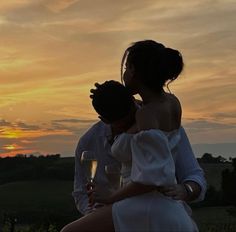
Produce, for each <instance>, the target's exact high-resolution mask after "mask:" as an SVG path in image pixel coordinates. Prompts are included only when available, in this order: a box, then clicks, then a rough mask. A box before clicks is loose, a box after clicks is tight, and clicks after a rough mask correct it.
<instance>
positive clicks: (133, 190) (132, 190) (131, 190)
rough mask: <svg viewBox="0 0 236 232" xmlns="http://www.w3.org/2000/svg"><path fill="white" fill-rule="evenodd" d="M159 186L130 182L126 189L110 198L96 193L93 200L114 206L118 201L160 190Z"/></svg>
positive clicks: (119, 190)
mask: <svg viewBox="0 0 236 232" xmlns="http://www.w3.org/2000/svg"><path fill="white" fill-rule="evenodd" d="M158 189H159V188H158V187H157V186H151V185H144V184H139V183H136V182H130V183H128V184H127V185H125V186H124V187H122V188H120V189H118V190H117V191H115V192H113V193H112V194H111V195H110V196H104V195H103V196H101V195H100V193H99V192H96V190H95V192H94V195H93V198H94V201H95V202H99V203H105V204H112V203H114V202H116V201H120V200H123V199H125V198H129V197H133V196H136V195H141V194H144V193H147V192H151V191H153V190H158Z"/></svg>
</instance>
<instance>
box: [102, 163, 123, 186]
mask: <svg viewBox="0 0 236 232" xmlns="http://www.w3.org/2000/svg"><path fill="white" fill-rule="evenodd" d="M105 173H106V176H107V179H108V181H109V183H110V186H112V188H113V189H114V190H117V189H118V188H120V187H121V175H120V166H118V165H115V164H108V165H106V166H105Z"/></svg>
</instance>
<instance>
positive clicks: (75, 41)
mask: <svg viewBox="0 0 236 232" xmlns="http://www.w3.org/2000/svg"><path fill="white" fill-rule="evenodd" d="M235 28H236V1H235V0H196V1H187V0H178V1H176V0H175V1H174V0H173V1H172V0H159V1H157V0H129V1H127V0H126V1H124V0H119V1H118V0H117V1H115V0H10V1H1V3H0V156H2V157H4V156H12V155H15V154H17V153H23V154H26V153H27V154H28V153H34V154H38V153H40V154H51V153H60V154H62V155H63V156H73V154H74V150H75V147H76V144H77V141H78V139H79V138H80V136H81V135H82V134H83V133H84V132H85V130H86V129H87V128H89V126H91V125H92V124H93V123H95V122H96V121H97V115H96V113H95V112H94V111H93V109H92V106H91V102H90V99H89V89H90V88H92V87H93V84H94V83H95V82H103V81H105V80H109V79H115V80H120V62H121V57H122V55H123V52H124V50H125V48H126V47H128V46H129V45H130V43H132V42H134V41H137V40H143V39H154V40H157V41H160V42H162V43H164V44H165V45H166V46H168V47H173V48H176V49H178V50H180V51H181V52H182V54H183V57H184V62H185V69H184V72H183V73H182V75H181V77H180V78H179V79H178V80H176V81H175V82H174V83H173V84H171V85H170V89H171V91H172V92H173V93H174V94H175V95H176V96H177V97H179V99H180V101H181V102H182V107H183V126H184V127H185V128H186V131H187V133H188V135H189V138H190V141H191V143H192V144H193V146H194V147H195V149H196V150H195V151H196V153H197V155H199V154H198V152H202V150H201V151H199V150H197V149H198V148H199V147H197V146H201V149H206V151H208V150H207V149H208V148H209V147H210V149H214V147H215V149H216V154H217V155H218V154H219V155H225V156H226V157H229V156H236V104H235V100H236V91H235V90H236V88H235V86H236V75H235V74H236V64H235V61H236V30H235ZM194 144H195V145H194ZM196 144H198V145H196ZM207 147H208V148H207ZM217 149H218V150H217ZM209 151H213V150H209ZM214 151H215V150H214ZM217 152H218V153H217Z"/></svg>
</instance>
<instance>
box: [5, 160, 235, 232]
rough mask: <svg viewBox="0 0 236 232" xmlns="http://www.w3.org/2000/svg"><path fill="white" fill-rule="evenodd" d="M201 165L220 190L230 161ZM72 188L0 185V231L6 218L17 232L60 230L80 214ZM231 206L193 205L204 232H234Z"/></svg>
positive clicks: (63, 184)
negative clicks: (13, 222)
mask: <svg viewBox="0 0 236 232" xmlns="http://www.w3.org/2000/svg"><path fill="white" fill-rule="evenodd" d="M65 161H66V162H65ZM56 164H57V167H59V166H60V167H61V166H65V165H66V169H71V167H70V166H72V165H73V160H72V159H66V160H63V159H62V160H58V161H56ZM67 166H68V167H67ZM201 166H202V168H203V169H204V171H205V174H206V178H207V182H208V185H212V186H214V187H215V188H216V189H217V190H219V189H220V184H221V172H222V170H224V169H226V168H230V169H231V164H201ZM72 190H73V181H66V180H64V181H62V180H47V181H46V180H37V181H19V182H12V183H7V184H2V185H0V231H1V225H2V224H3V222H4V221H5V222H6V219H7V218H8V219H12V218H13V219H17V221H16V230H15V232H17V231H20V229H19V228H24V230H23V231H27V229H26V230H25V228H27V227H29V225H31V224H34V225H36V228H37V226H39V225H42V224H43V225H46V226H47V225H54V226H55V228H57V230H58V229H60V228H61V227H62V226H63V225H65V224H66V223H68V222H70V221H72V220H75V219H77V218H78V217H80V214H79V212H78V211H77V209H76V208H75V204H74V200H73V198H72V195H71V192H72ZM229 209H230V208H229V207H205V208H199V207H198V208H196V207H194V208H193V218H194V220H195V221H196V222H197V224H198V226H199V228H200V231H202V232H213V231H214V232H218V231H219V232H220V231H223V232H224V231H225V232H235V231H236V216H235V217H233V216H230V215H229V213H228V212H227V211H228V210H229ZM17 228H18V229H17ZM57 230H55V231H57ZM28 231H30V232H31V231H34V232H35V231H36V230H35V229H33V230H28ZM42 231H43V232H44V230H42ZM37 232H38V231H37ZM40 232H41V230H40Z"/></svg>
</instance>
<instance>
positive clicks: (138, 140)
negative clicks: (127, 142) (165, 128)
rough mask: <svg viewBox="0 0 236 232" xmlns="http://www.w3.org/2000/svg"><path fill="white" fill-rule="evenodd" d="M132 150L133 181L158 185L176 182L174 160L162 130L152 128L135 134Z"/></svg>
mask: <svg viewBox="0 0 236 232" xmlns="http://www.w3.org/2000/svg"><path fill="white" fill-rule="evenodd" d="M131 150H132V169H131V180H132V181H133V182H138V183H141V184H146V185H156V186H163V185H172V184H175V183H176V178H175V164H174V160H173V157H172V154H171V150H170V148H169V143H168V138H167V137H166V136H165V134H164V133H163V132H162V131H159V130H154V129H152V130H147V131H141V132H139V133H137V134H135V135H134V136H133V138H132V140H131Z"/></svg>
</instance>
